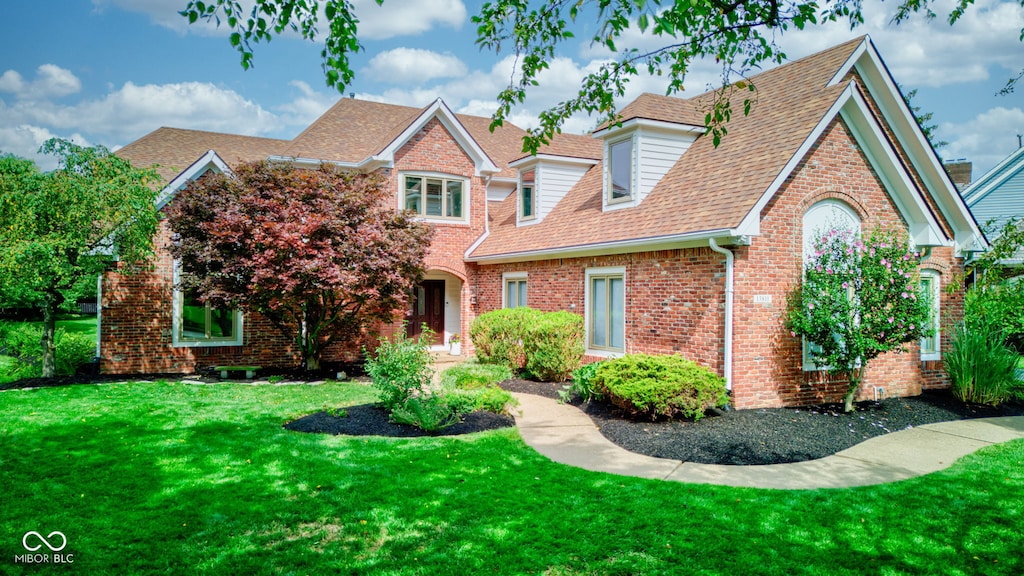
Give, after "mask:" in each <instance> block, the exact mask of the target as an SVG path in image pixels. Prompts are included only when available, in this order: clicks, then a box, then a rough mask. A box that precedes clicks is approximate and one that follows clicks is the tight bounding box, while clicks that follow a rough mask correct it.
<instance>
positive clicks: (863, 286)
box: [787, 229, 930, 412]
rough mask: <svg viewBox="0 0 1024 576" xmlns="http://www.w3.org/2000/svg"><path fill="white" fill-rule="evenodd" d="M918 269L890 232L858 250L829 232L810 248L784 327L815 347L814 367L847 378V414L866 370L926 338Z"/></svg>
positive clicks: (851, 237) (853, 240)
mask: <svg viewBox="0 0 1024 576" xmlns="http://www.w3.org/2000/svg"><path fill="white" fill-rule="evenodd" d="M917 265H918V254H917V253H916V252H914V251H913V249H912V248H910V247H909V245H908V242H907V240H906V238H905V237H903V236H902V235H900V234H898V233H895V232H883V231H881V230H875V231H874V232H873V233H872V234H871V236H870V238H869V239H868V240H867V242H862V241H861V240H860V239H859V238H858V237H857V235H856V234H855V233H854V232H852V231H850V230H845V229H833V230H829V231H828V232H826V233H825V234H824V235H823V236H822V237H821V238H819V239H818V240H817V241H816V242H815V243H814V253H813V254H812V255H811V257H809V258H808V259H807V261H806V262H805V264H804V274H803V282H802V283H801V284H800V285H799V286H798V287H797V288H796V290H794V292H793V293H792V294H791V295H790V302H789V314H788V318H787V326H788V327H789V329H790V330H791V331H792V333H793V335H794V336H802V337H803V338H805V339H806V340H807V341H808V342H810V343H812V344H814V345H815V346H812V347H811V350H810V355H811V358H812V359H813V361H814V363H815V364H817V365H819V366H827V367H828V368H827V369H828V371H829V373H830V374H846V375H847V376H848V378H849V383H850V384H849V387H848V388H847V391H846V395H845V397H844V399H843V400H844V409H845V411H847V412H850V411H852V410H853V398H854V395H855V394H856V392H857V388H858V387H859V386H860V383H861V381H862V379H863V375H864V369H865V368H866V367H867V365H868V362H870V361H871V360H873V359H874V358H876V357H878V356H879V355H880V354H883V353H885V352H889V351H892V350H902V348H903V345H904V344H908V343H911V342H917V341H919V340H920V339H921V337H922V336H924V335H925V334H926V333H927V330H928V328H927V326H928V322H929V314H930V305H929V302H928V301H927V297H925V296H922V295H921V294H920V292H919V288H918V272H917Z"/></svg>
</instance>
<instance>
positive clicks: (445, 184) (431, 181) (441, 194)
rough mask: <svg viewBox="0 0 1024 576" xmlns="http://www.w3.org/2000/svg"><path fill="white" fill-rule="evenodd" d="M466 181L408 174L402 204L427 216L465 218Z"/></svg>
mask: <svg viewBox="0 0 1024 576" xmlns="http://www.w3.org/2000/svg"><path fill="white" fill-rule="evenodd" d="M465 188H466V184H465V181H464V180H462V179H458V178H443V177H430V176H416V175H410V174H406V175H405V176H404V177H403V183H402V192H403V194H402V196H403V198H402V205H403V206H404V207H405V209H407V210H412V211H413V212H416V213H417V214H419V215H420V216H423V217H425V218H440V219H449V220H463V219H464V211H463V210H464V208H463V200H464V198H465Z"/></svg>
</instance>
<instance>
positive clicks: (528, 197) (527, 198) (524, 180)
mask: <svg viewBox="0 0 1024 576" xmlns="http://www.w3.org/2000/svg"><path fill="white" fill-rule="evenodd" d="M536 183H537V173H536V172H535V171H534V170H528V171H526V172H523V173H522V175H521V176H520V183H519V219H520V220H532V219H533V218H535V217H536V216H537V194H536V192H535V190H536Z"/></svg>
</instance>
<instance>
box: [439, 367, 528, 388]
mask: <svg viewBox="0 0 1024 576" xmlns="http://www.w3.org/2000/svg"><path fill="white" fill-rule="evenodd" d="M509 378H512V371H511V370H509V369H508V367H507V366H499V365H497V364H479V363H476V362H472V361H470V362H466V363H464V364H457V365H455V366H452V367H451V368H448V369H447V370H445V371H444V372H442V373H441V384H442V385H443V386H445V387H448V388H467V389H468V388H483V387H485V386H487V385H489V384H497V383H498V382H501V381H503V380H508V379H509Z"/></svg>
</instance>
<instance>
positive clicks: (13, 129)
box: [0, 124, 93, 171]
mask: <svg viewBox="0 0 1024 576" xmlns="http://www.w3.org/2000/svg"><path fill="white" fill-rule="evenodd" d="M50 138H65V139H67V140H71V141H72V142H74V143H76V144H78V145H80V146H92V145H93V144H92V143H91V142H90V141H89V140H88V139H87V138H85V137H84V136H82V135H81V134H79V133H77V132H76V133H71V134H55V133H53V132H51V131H49V130H47V129H46V128H42V127H40V126H32V125H29V124H21V125H19V126H0V153H4V154H14V155H15V156H18V157H20V158H27V159H29V160H32V161H34V162H35V163H36V165H37V166H39V168H40V169H41V170H43V171H47V170H53V169H54V168H56V167H57V159H56V158H54V157H53V156H47V155H44V154H40V153H39V147H40V146H42V145H43V143H44V142H46V141H47V140H49V139H50Z"/></svg>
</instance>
